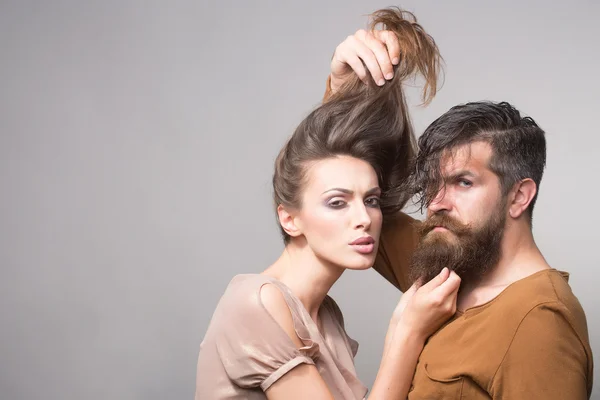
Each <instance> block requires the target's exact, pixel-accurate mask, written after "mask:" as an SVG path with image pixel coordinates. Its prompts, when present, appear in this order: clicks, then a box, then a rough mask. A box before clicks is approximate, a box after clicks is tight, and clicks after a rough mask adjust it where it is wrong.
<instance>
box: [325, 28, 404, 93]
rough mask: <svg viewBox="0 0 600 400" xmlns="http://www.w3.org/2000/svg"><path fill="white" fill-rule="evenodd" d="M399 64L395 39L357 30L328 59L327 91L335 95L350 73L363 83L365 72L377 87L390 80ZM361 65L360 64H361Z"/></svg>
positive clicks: (387, 34) (389, 34) (390, 34)
mask: <svg viewBox="0 0 600 400" xmlns="http://www.w3.org/2000/svg"><path fill="white" fill-rule="evenodd" d="M399 62H400V45H399V43H398V37H397V36H396V34H394V33H393V32H391V31H385V30H374V31H366V30H364V29H360V30H358V31H356V33H355V34H354V35H350V36H348V37H347V38H346V40H344V41H343V42H342V43H340V44H339V45H338V47H337V48H336V49H335V53H334V54H333V59H332V60H331V90H332V92H336V91H337V90H338V89H339V88H340V87H341V86H342V85H343V84H344V83H345V82H346V80H347V79H348V77H349V76H350V75H351V74H352V73H356V75H358V77H359V78H360V79H361V80H362V81H363V82H365V83H367V80H368V79H370V78H369V77H368V75H367V71H366V69H365V66H366V68H367V69H368V71H369V73H370V74H371V76H372V78H373V80H374V81H375V83H376V84H377V85H379V86H383V85H384V84H385V80H386V79H387V80H390V79H392V78H393V77H394V69H393V68H394V67H393V66H394V65H397V64H398V63H399ZM363 63H364V64H363Z"/></svg>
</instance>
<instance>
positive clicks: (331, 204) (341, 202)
mask: <svg viewBox="0 0 600 400" xmlns="http://www.w3.org/2000/svg"><path fill="white" fill-rule="evenodd" d="M327 205H328V206H329V207H331V208H342V207H344V206H345V205H346V202H345V201H344V200H332V201H330V202H329V203H327Z"/></svg>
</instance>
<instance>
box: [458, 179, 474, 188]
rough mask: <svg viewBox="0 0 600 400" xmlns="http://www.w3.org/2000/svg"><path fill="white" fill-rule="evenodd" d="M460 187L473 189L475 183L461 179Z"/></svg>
mask: <svg viewBox="0 0 600 400" xmlns="http://www.w3.org/2000/svg"><path fill="white" fill-rule="evenodd" d="M458 186H461V187H471V186H473V182H471V181H468V180H466V179H460V180H459V181H458Z"/></svg>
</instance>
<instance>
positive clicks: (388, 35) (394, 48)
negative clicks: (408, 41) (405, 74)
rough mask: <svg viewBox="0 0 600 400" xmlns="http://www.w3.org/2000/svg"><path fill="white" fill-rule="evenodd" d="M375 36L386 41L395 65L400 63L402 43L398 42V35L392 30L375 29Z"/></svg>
mask: <svg viewBox="0 0 600 400" xmlns="http://www.w3.org/2000/svg"><path fill="white" fill-rule="evenodd" d="M374 34H375V36H376V37H377V38H378V39H379V40H380V41H382V42H383V43H385V47H387V52H388V56H389V59H390V60H391V62H392V64H393V65H398V63H399V62H400V43H399V42H398V36H396V34H395V33H394V32H391V31H374Z"/></svg>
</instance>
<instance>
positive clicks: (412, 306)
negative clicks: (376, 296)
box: [392, 268, 460, 340]
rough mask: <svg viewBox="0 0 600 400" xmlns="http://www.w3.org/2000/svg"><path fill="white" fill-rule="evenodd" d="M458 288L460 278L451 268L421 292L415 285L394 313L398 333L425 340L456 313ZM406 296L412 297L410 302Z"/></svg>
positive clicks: (446, 269)
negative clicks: (404, 331)
mask: <svg viewBox="0 0 600 400" xmlns="http://www.w3.org/2000/svg"><path fill="white" fill-rule="evenodd" d="M459 287H460V278H459V276H458V275H457V274H456V273H455V272H454V271H449V270H448V268H444V269H443V270H442V272H440V273H439V274H438V276H436V277H435V278H433V279H432V280H431V281H429V282H427V283H426V284H425V285H423V286H421V287H419V288H418V289H416V288H415V285H413V287H411V289H409V290H408V291H407V292H406V294H405V295H403V296H402V299H400V302H399V304H398V307H396V310H395V311H394V316H393V317H392V318H396V319H397V321H398V325H399V326H397V329H402V330H407V331H408V332H410V333H411V334H414V335H417V337H419V338H421V339H423V340H426V339H427V338H428V337H429V336H431V335H432V334H433V333H434V332H435V331H437V330H438V329H439V328H440V326H442V324H443V323H444V322H446V321H447V320H448V319H449V318H450V317H452V316H453V315H454V313H455V312H456V299H457V295H458V288H459ZM411 290H412V291H413V292H412V293H410V292H411ZM407 294H410V295H409V298H408V299H407V300H404V297H405V296H406V295H407ZM403 301H404V304H403ZM397 312H398V313H399V315H397Z"/></svg>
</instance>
